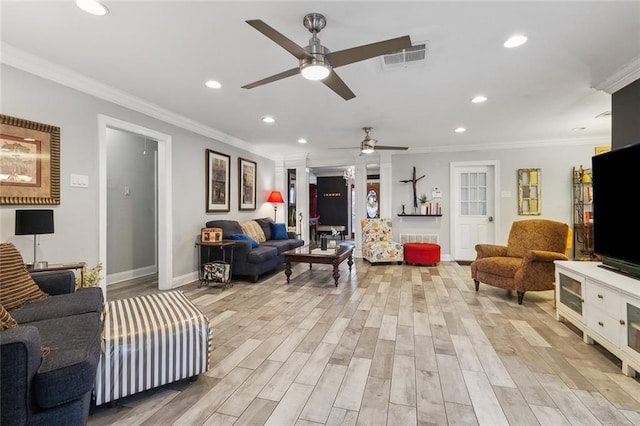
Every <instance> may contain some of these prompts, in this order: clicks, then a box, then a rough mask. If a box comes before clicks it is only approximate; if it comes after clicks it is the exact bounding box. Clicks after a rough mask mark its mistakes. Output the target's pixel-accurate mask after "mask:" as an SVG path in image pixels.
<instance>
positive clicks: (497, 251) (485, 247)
mask: <svg viewBox="0 0 640 426" xmlns="http://www.w3.org/2000/svg"><path fill="white" fill-rule="evenodd" d="M475 248H476V253H477V254H478V259H481V258H484V257H504V256H506V255H507V247H506V246H500V245H496V244H476V247H475Z"/></svg>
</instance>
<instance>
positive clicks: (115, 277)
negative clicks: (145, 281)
mask: <svg viewBox="0 0 640 426" xmlns="http://www.w3.org/2000/svg"><path fill="white" fill-rule="evenodd" d="M157 272H158V267H157V265H151V266H145V267H143V268H137V269H131V270H129V271H122V272H116V273H115V274H110V275H107V286H110V285H111V284H115V283H119V282H122V281H127V280H132V279H135V278H141V277H145V276H147V275H153V274H155V273H157Z"/></svg>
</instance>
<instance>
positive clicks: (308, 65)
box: [242, 13, 411, 101]
mask: <svg viewBox="0 0 640 426" xmlns="http://www.w3.org/2000/svg"><path fill="white" fill-rule="evenodd" d="M246 22H247V24H249V25H251V26H252V27H253V28H255V29H256V30H258V31H260V32H261V33H262V34H264V35H265V36H267V37H268V38H270V39H271V40H273V41H274V42H276V43H277V44H278V45H279V46H280V47H282V48H283V49H285V50H286V51H287V52H289V53H291V54H292V55H293V56H295V57H296V58H297V59H298V61H299V65H298V66H297V67H295V68H291V69H289V70H286V71H283V72H281V73H278V74H275V75H272V76H270V77H267V78H263V79H262V80H258V81H255V82H253V83H249V84H246V85H244V86H242V88H243V89H252V88H254V87H258V86H262V85H263V84H267V83H273V82H274V81H278V80H281V79H283V78H287V77H291V76H294V75H296V74H302V76H303V77H305V78H306V79H309V80H321V81H322V83H323V84H324V85H325V86H327V87H328V88H330V89H331V90H333V91H334V92H336V93H337V94H338V95H340V96H341V97H342V98H343V99H344V100H346V101H348V100H349V99H353V98H355V96H356V95H355V94H354V93H353V92H352V91H351V89H349V87H348V86H347V85H346V84H345V82H344V81H342V79H341V78H340V77H338V74H336V73H335V71H334V68H338V67H341V66H344V65H349V64H352V63H354V62H359V61H363V60H365V59H370V58H374V57H376V56H380V55H386V54H388V53H392V52H397V51H399V50H402V49H407V48H409V47H411V38H409V36H408V35H407V36H402V37H397V38H393V39H389V40H384V41H379V42H377V43H371V44H366V45H362V46H358V47H352V48H350V49H344V50H338V51H336V52H331V51H330V50H329V49H327V48H326V47H324V46H323V45H322V44H320V39H319V38H318V33H319V32H320V30H322V29H323V28H324V27H325V25H326V24H327V20H326V18H325V17H324V16H323V15H321V14H319V13H309V14H307V15H306V16H305V17H304V19H303V21H302V22H303V23H304V26H305V27H306V28H307V29H308V30H309V31H310V32H311V34H312V37H311V39H310V40H309V45H308V46H306V47H304V48H303V47H301V46H299V45H297V44H296V43H294V42H293V41H291V40H289V39H288V38H287V37H285V36H284V35H282V34H281V33H279V32H278V31H277V30H275V29H274V28H272V27H271V26H269V25H267V24H266V23H265V22H263V21H261V20H259V19H254V20H250V21H246Z"/></svg>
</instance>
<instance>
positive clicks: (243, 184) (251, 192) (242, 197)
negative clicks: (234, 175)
mask: <svg viewBox="0 0 640 426" xmlns="http://www.w3.org/2000/svg"><path fill="white" fill-rule="evenodd" d="M257 172H258V166H257V165H256V163H255V161H250V160H245V159H244V158H238V204H239V206H238V209H239V210H255V209H256V174H257Z"/></svg>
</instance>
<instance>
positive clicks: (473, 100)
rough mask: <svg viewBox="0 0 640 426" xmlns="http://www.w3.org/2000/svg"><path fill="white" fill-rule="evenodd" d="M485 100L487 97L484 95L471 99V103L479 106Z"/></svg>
mask: <svg viewBox="0 0 640 426" xmlns="http://www.w3.org/2000/svg"><path fill="white" fill-rule="evenodd" d="M486 100H487V97H486V96H484V95H478V96H476V97H475V98H473V99H471V102H473V103H474V104H481V103H482V102H485V101H486Z"/></svg>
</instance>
